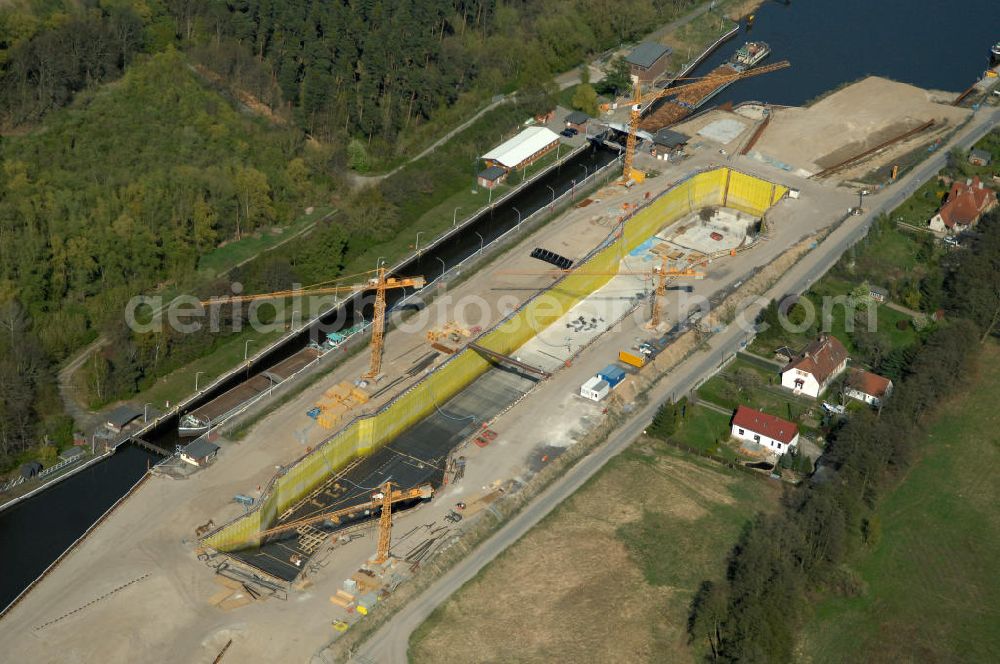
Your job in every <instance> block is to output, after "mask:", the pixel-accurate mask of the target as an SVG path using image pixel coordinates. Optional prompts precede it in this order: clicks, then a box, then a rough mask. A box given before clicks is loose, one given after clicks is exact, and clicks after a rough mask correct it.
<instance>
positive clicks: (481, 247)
mask: <svg viewBox="0 0 1000 664" xmlns="http://www.w3.org/2000/svg"><path fill="white" fill-rule="evenodd" d="M473 232H474V233H475V234H476V235H479V231H473ZM484 242H485V240H483V236H482V235H479V254H480V255H482V253H483V243H484Z"/></svg>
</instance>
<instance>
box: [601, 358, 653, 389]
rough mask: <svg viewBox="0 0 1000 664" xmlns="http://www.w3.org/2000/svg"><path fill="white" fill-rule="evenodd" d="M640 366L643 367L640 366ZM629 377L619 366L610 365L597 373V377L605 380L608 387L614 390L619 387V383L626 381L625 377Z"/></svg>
mask: <svg viewBox="0 0 1000 664" xmlns="http://www.w3.org/2000/svg"><path fill="white" fill-rule="evenodd" d="M639 366H642V365H641V364H640V365H639ZM627 375H628V374H626V373H625V370H624V369H622V368H621V367H620V366H618V365H617V364H609V365H608V366H606V367H604V368H603V369H601V370H600V371H598V372H597V377H598V378H603V379H604V380H605V381H606V382H607V383H608V387H609V388H610V389H612V390H613V389H615V386H616V385H618V383H620V382H622V381H623V380H625V376H627Z"/></svg>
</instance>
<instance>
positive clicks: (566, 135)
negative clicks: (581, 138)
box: [559, 129, 573, 138]
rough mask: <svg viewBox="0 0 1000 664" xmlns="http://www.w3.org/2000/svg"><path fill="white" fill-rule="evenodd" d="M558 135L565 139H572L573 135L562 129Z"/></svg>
mask: <svg viewBox="0 0 1000 664" xmlns="http://www.w3.org/2000/svg"><path fill="white" fill-rule="evenodd" d="M559 135H560V136H565V137H566V138H573V134H572V133H571V132H570V130H569V129H563V130H562V131H561V132H559Z"/></svg>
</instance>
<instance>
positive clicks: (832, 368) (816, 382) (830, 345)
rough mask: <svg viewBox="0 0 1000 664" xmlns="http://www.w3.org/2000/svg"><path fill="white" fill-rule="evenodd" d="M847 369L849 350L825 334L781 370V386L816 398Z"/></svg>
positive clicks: (834, 338)
mask: <svg viewBox="0 0 1000 664" xmlns="http://www.w3.org/2000/svg"><path fill="white" fill-rule="evenodd" d="M846 368H847V349H846V348H844V344H842V343H840V340H838V339H837V338H836V337H833V336H830V335H829V334H823V335H821V336H820V337H819V338H818V339H816V340H815V341H813V342H812V343H810V344H809V345H808V346H806V348H805V350H803V351H802V352H801V353H800V354H799V355H798V356H797V357H795V358H793V359H792V361H791V362H789V363H788V364H787V365H786V366H785V368H784V369H782V370H781V386H782V387H787V388H788V389H790V390H792V391H794V392H795V393H796V394H800V393H801V394H808V395H809V396H811V397H813V398H816V397H818V396H819V395H820V393H821V392H822V391H823V390H825V389H826V388H827V386H829V385H830V383H831V382H832V381H833V379H834V378H836V377H837V376H839V375H840V372H841V371H843V370H844V369H846Z"/></svg>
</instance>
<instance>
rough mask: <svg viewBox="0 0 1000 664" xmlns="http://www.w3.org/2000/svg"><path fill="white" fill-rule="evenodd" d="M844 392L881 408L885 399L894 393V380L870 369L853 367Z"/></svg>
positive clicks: (845, 383) (848, 375)
mask: <svg viewBox="0 0 1000 664" xmlns="http://www.w3.org/2000/svg"><path fill="white" fill-rule="evenodd" d="M844 394H846V395H847V396H849V397H850V398H852V399H857V400H858V401H863V402H864V403H866V404H868V405H869V406H872V407H873V408H881V406H882V404H883V403H884V402H885V400H886V399H887V398H888V397H889V395H890V394H892V381H891V380H889V379H888V378H886V377H885V376H879V375H878V374H874V373H872V372H870V371H863V370H861V369H851V370H850V371H849V372H848V374H847V380H846V381H845V382H844Z"/></svg>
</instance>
